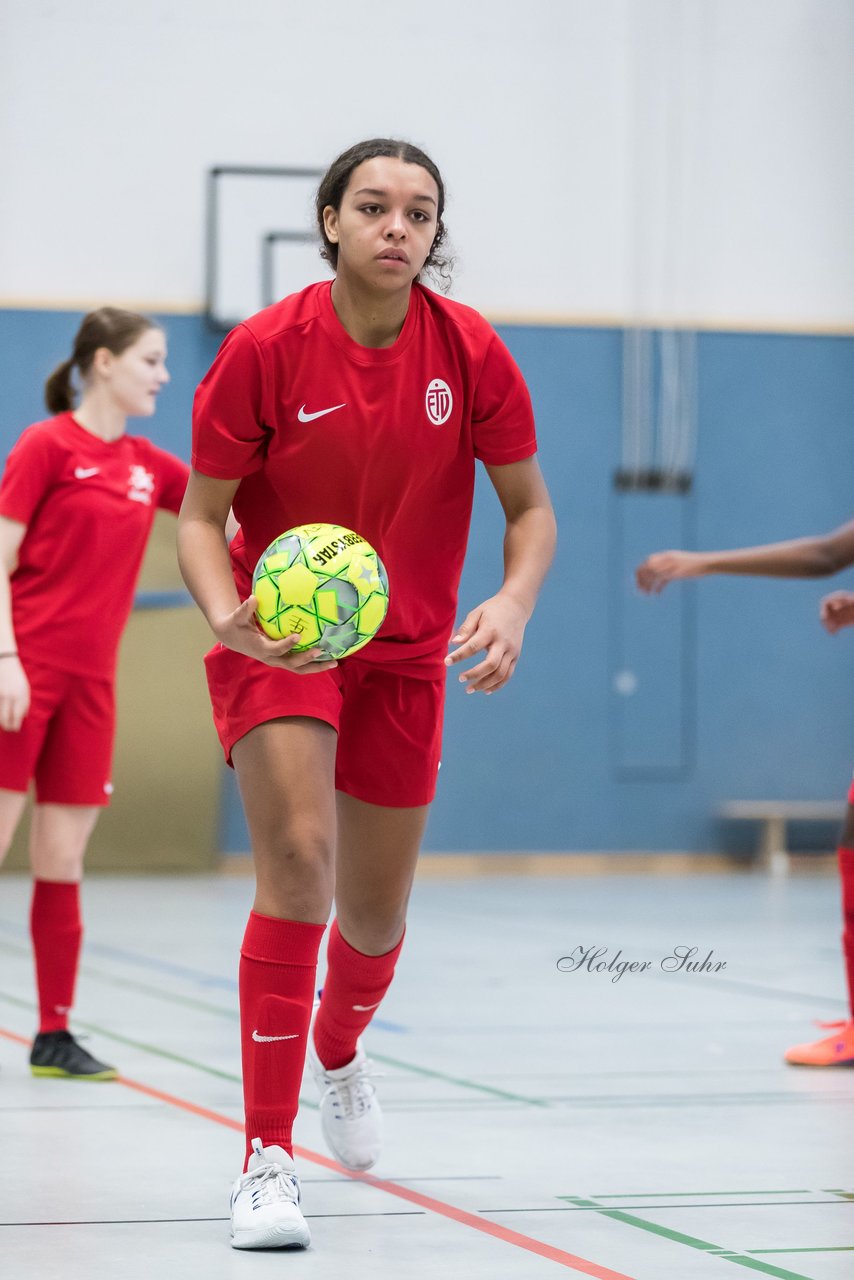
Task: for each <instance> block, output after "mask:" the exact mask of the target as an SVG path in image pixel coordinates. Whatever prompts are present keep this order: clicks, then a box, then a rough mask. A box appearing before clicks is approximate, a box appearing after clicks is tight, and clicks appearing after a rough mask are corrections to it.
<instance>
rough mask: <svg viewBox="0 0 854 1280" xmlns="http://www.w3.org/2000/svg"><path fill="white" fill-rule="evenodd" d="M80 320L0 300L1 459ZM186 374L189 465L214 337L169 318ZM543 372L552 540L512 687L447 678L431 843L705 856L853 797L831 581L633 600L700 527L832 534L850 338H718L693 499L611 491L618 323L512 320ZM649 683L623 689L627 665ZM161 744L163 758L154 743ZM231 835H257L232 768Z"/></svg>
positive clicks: (231, 838) (721, 583) (840, 512)
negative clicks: (493, 688)
mask: <svg viewBox="0 0 854 1280" xmlns="http://www.w3.org/2000/svg"><path fill="white" fill-rule="evenodd" d="M78 319H79V314H78V313H76V312H75V313H72V312H47V311H22V310H5V311H4V310H0V377H2V386H3V397H2V403H0V450H2V454H3V456H4V457H5V454H6V452H8V449H9V447H10V445H11V443H12V442H13V440H14V439H15V437H16V436H17V434H18V433H19V431H20V430H21V428H22V427H23V426H24V425H25V424H26V423H28V422H31V421H33V420H34V419H36V418H39V417H42V416H44V415H43V410H42V407H41V401H40V388H41V385H42V382H43V380H44V376H45V374H46V372H48V371H49V370H50V369H51V368H52V367H53V365H54V364H55V363H58V361H59V360H60V359H62V358H63V357H64V356H65V354H66V353H67V350H68V348H69V343H70V339H71V336H72V334H73V332H74V329H75V327H76V324H77V321H78ZM164 324H165V327H166V329H167V331H168V335H169V346H170V359H169V365H170V369H171V372H172V384H171V386H170V388H169V390H168V392H167V393H166V394H165V395H164V397H163V398H162V401H161V406H160V408H159V409H158V413H157V416H156V418H155V419H154V420H153V421H152V422H151V423H149V424H146V429H148V428H149V427H150V431H151V435H152V437H153V438H154V439H155V441H156V442H157V443H159V444H162V445H163V446H164V447H167V448H170V449H173V450H174V451H175V452H177V453H179V454H181V455H183V456H184V457H187V456H188V451H189V411H190V404H191V399H192V393H193V389H194V387H195V385H196V383H197V381H198V380H199V378H200V377H201V376H202V374H203V373H204V371H205V369H206V368H207V366H208V364H209V363H210V361H211V359H212V358H213V355H214V353H215V351H216V348H217V345H218V339H217V338H216V337H215V336H214V335H211V334H210V333H208V332H207V331H206V329H205V328H204V325H203V323H202V321H201V320H200V319H199V318H198V317H195V316H168V317H164ZM501 333H502V336H503V337H504V339H505V340H506V341H507V343H508V345H509V346H510V348H511V350H512V351H513V353H514V355H515V356H516V359H517V360H518V362H519V364H520V365H521V367H522V370H523V372H524V374H525V376H526V378H527V379H528V382H529V385H530V387H531V391H532V394H533V399H534V404H535V408H536V411H537V420H538V425H539V434H540V447H541V461H542V465H543V469H544V471H545V473H546V476H547V478H548V481H549V484H550V487H551V491H552V494H553V498H554V502H555V506H556V509H557V515H558V521H559V525H560V550H559V555H558V559H557V562H556V565H555V567H554V570H553V572H552V575H551V577H550V579H549V582H548V584H547V586H546V590H545V593H544V595H543V598H542V601H541V604H540V607H539V609H538V612H537V614H536V615H535V618H534V620H533V622H532V623H531V626H530V628H529V633H528V637H527V642H526V647H525V653H524V658H523V661H522V663H521V665H520V667H519V670H518V672H517V675H516V676H515V678H514V680H513V681H512V683H511V685H510V686H509V687H508V688H507V689H506V690H505V691H504V692H502V693H501V694H500V695H499V696H497V697H493V698H479V697H466V695H465V694H464V693H463V691H462V689H461V688H459V687H457V685H456V684H454V683H452V685H451V687H450V688H449V691H448V694H449V696H448V709H447V721H446V735H445V750H444V759H443V767H442V772H441V776H440V787H439V793H438V797H437V800H436V803H435V805H434V808H433V812H432V815H431V819H430V826H429V830H428V837H427V841H426V847H427V848H428V849H434V850H595V849H606V850H608V849H613V850H617V849H632V850H649V849H663V850H708V849H715V848H720V847H721V846H722V845H728V846H732V847H735V846H737V845H738V844H739V843H743V842H744V841H745V840H746V839H748V836H747V834H746V833H742V832H739V831H736V830H734V829H730V828H726V827H723V826H721V824H720V823H719V822H718V820H717V819H716V817H715V813H716V810H717V809H718V807H719V805H720V804H721V803H722V802H723V801H725V800H729V799H736V798H739V797H744V798H751V797H759V798H769V797H780V798H792V799H835V798H839V799H840V800H841V799H842V797H843V795H844V791H845V788H846V786H847V782H848V778H849V776H850V770H851V766H852V764H854V716H852V714H851V673H852V665H854V661H852V660H853V659H854V648H852V645H854V632H843V633H842V634H841V635H839V636H836V637H829V636H828V635H827V634H826V633H825V632H824V631H823V630H822V629H821V627H820V626H819V624H818V620H817V611H818V602H819V600H820V599H821V597H822V595H824V594H825V593H826V592H827V591H829V590H831V589H832V588H833V587H836V586H839V587H842V586H846V587H848V588H849V589H850V588H851V586H852V575H851V574H850V573H849V574H844V575H841V576H840V578H839V579H838V580H835V581H833V582H828V581H827V580H822V581H818V582H803V583H801V582H796V583H793V582H773V581H763V580H758V579H748V578H743V579H737V578H710V579H707V580H705V581H702V582H700V583H692V584H685V585H676V586H673V587H670V588H669V589H668V591H667V592H666V593H665V594H664V595H663V596H662V597H660V598H657V599H647V598H642V597H640V596H638V595H637V594H636V593H635V591H634V589H633V585H632V580H631V568H632V566H633V565H634V564H635V563H636V562H637V561H638V560H640V559H641V558H642V557H643V556H644V555H646V554H647V553H648V552H649V551H652V550H655V549H658V548H661V547H664V546H673V545H680V544H684V543H685V540H686V539H688V540H689V541H690V540H696V541H695V545H697V546H699V547H712V546H715V547H725V546H737V545H739V544H745V543H755V542H763V541H769V540H771V539H778V538H787V537H795V536H799V535H803V534H808V533H813V532H818V531H822V530H825V529H828V528H831V527H832V526H834V525H835V524H838V523H841V522H842V521H844V520H846V519H848V518H850V516H851V515H852V509H853V508H854V451H852V448H851V430H852V422H854V338H852V337H830V336H797V335H773V334H759V333H703V334H700V336H699V338H698V362H699V451H698V459H697V467H696V481H695V486H694V490H693V492H692V494H691V495H690V496H689V497H686V498H679V497H673V496H663V495H643V494H641V495H625V496H621V495H618V494H617V493H615V491H614V489H613V487H612V483H611V477H612V474H613V471H614V469H615V467H616V466H617V464H618V462H619V450H620V423H621V403H620V397H621V380H622V331H621V330H619V329H605V328H602V329H583V328H536V327H516V326H504V327H502V328H501ZM501 536H502V521H501V516H500V510H499V507H498V504H497V501H496V500H495V497H494V495H493V494H492V492H491V491H490V489H489V486H488V484H483V483H480V480H479V483H478V492H477V497H476V505H475V514H474V521H473V527H472V537H471V544H470V550H469V557H468V561H467V566H466V571H465V574H464V577H463V584H462V591H461V602H460V603H461V612H465V611H466V610H467V609H468V608H470V607H471V606H472V605H473V604H475V603H477V601H478V600H479V599H482V598H483V597H484V596H486V595H487V594H489V593H490V592H491V591H492V590H494V588H495V586H496V585H497V583H498V581H499V575H500V568H501ZM624 669H625V670H629V671H631V672H632V673H633V674H634V676H635V677H636V682H637V687H636V691H635V692H634V693H633V694H632V695H631V696H628V697H627V696H624V695H621V694H620V693H619V692H617V691H616V690H615V688H614V684H613V680H614V676H615V674H616V673H617V671H619V670H624ZM152 749H156V747H155V746H154V745H153V746H152ZM222 844H223V848H224V849H230V850H235V849H245V848H246V845H247V839H246V835H245V829H244V827H243V822H242V818H241V815H240V810H239V804H238V802H237V799H236V795H235V792H234V788H233V784H232V780H231V779H230V778H227V779H226V786H225V789H224V799H223V819H222Z"/></svg>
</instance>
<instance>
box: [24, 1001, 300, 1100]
mask: <svg viewBox="0 0 854 1280" xmlns="http://www.w3.org/2000/svg"><path fill="white" fill-rule="evenodd" d="M0 1000H5V1001H6V1002H7V1004H13V1005H15V1006H16V1007H17V1008H19V1009H27V1010H29V1011H33V1010H34V1009H35V1005H34V1004H33V1003H32V1002H31V1001H29V1000H21V999H19V998H18V997H17V996H12V995H9V993H8V992H7V991H0ZM74 1023H75V1026H78V1027H84V1028H85V1030H86V1031H94V1032H95V1033H96V1035H99V1036H105V1037H106V1039H108V1040H115V1041H116V1043H117V1044H126V1045H128V1046H129V1047H130V1048H131V1049H141V1050H142V1051H143V1052H144V1053H150V1054H153V1055H154V1057H156V1058H165V1059H166V1061H167V1062H177V1063H178V1064H179V1065H180V1066H182V1067H191V1068H192V1069H193V1070H194V1071H202V1072H204V1074H205V1075H208V1076H215V1077H217V1079H219V1080H228V1081H229V1083H230V1084H242V1083H243V1081H242V1078H241V1077H240V1076H238V1075H235V1074H234V1072H233V1071H222V1070H220V1068H219V1067H209V1066H208V1065H207V1063H204V1062H197V1061H196V1060H195V1059H194V1058H184V1057H182V1056H181V1054H179V1053H172V1052H171V1051H170V1050H169V1049H161V1048H160V1047H159V1046H158V1045H154V1044H147V1043H146V1042H145V1041H143V1040H132V1039H131V1038H130V1036H123V1035H120V1034H119V1033H118V1032H117V1031H109V1030H108V1029H107V1028H106V1027H102V1026H99V1025H98V1023H96V1022H84V1021H83V1020H82V1019H81V1018H75V1019H74ZM300 1106H304V1107H308V1108H309V1109H310V1110H314V1111H316V1110H318V1104H317V1103H316V1102H315V1101H313V1100H312V1099H308V1098H300Z"/></svg>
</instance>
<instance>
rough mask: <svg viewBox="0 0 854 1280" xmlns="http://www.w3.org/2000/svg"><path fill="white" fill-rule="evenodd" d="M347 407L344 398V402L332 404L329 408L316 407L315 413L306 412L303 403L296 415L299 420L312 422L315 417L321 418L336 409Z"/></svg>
mask: <svg viewBox="0 0 854 1280" xmlns="http://www.w3.org/2000/svg"><path fill="white" fill-rule="evenodd" d="M346 407H347V402H346V400H345V401H344V404H333V405H332V407H331V408H330V409H318V410H317V412H316V413H306V411H305V405H303V406H302V408H301V409H300V411H299V413H298V414H297V417H298V418H299V420H300V422H314V420H315V418H323V417H325V416H326V414H327V413H334V412H335V410H336V409H345V408H346Z"/></svg>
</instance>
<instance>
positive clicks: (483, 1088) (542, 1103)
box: [369, 1050, 549, 1107]
mask: <svg viewBox="0 0 854 1280" xmlns="http://www.w3.org/2000/svg"><path fill="white" fill-rule="evenodd" d="M369 1056H370V1057H371V1058H372V1059H373V1060H374V1061H375V1062H384V1063H385V1065H386V1066H387V1067H401V1068H402V1069H403V1070H404V1071H411V1072H412V1073H413V1074H414V1075H417V1076H427V1077H429V1078H430V1079H431V1080H444V1081H445V1082H446V1083H447V1084H457V1085H459V1086H460V1088H462V1089H475V1090H476V1091H477V1092H478V1093H491V1094H492V1095H493V1096H494V1097H496V1098H505V1099H507V1100H509V1101H510V1102H525V1103H527V1104H528V1106H531V1107H548V1105H549V1103H548V1101H547V1100H546V1099H545V1098H529V1097H527V1096H526V1095H525V1094H521V1093H511V1092H510V1091H509V1090H508V1089H496V1088H494V1087H493V1086H492V1085H489V1084H480V1083H479V1082H478V1081H477V1080H464V1079H463V1078H462V1077H461V1076H449V1075H447V1074H446V1073H445V1072H444V1071H432V1070H431V1069H430V1068H429V1067H415V1066H413V1065H412V1063H411V1062H401V1061H400V1059H399V1058H388V1057H386V1055H385V1054H383V1053H374V1052H373V1050H372V1051H371V1053H370V1055H369Z"/></svg>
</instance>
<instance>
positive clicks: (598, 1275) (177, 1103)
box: [0, 1027, 633, 1280]
mask: <svg viewBox="0 0 854 1280" xmlns="http://www.w3.org/2000/svg"><path fill="white" fill-rule="evenodd" d="M0 1036H5V1037H6V1039H7V1040H14V1041H16V1042H17V1043H18V1044H24V1045H29V1044H30V1041H29V1040H28V1039H25V1037H24V1036H19V1035H15V1033H14V1032H13V1031H6V1030H4V1028H2V1027H0ZM116 1084H121V1085H124V1086H125V1088H126V1089H134V1090H136V1092H137V1093H142V1094H145V1095H146V1096H147V1097H149V1098H155V1099H156V1100H157V1101H158V1102H165V1103H166V1104H167V1106H170V1107H178V1108H179V1109H180V1110H181V1111H187V1112H189V1114H190V1115H193V1116H199V1117H200V1119H202V1120H211V1121H212V1122H213V1123H214V1124H220V1125H224V1126H225V1128H226V1129H234V1130H236V1131H237V1132H238V1133H243V1124H242V1122H241V1121H239V1120H232V1119H231V1118H230V1117H229V1116H224V1115H221V1114H220V1112H218V1111H211V1110H210V1109H209V1108H208V1107H200V1106H198V1105H197V1104H196V1103H195V1102H189V1101H188V1100H187V1099H186V1098H178V1097H176V1096H175V1094H172V1093H165V1092H164V1091H163V1090H162V1089H155V1088H153V1087H152V1086H151V1085H148V1084H143V1083H142V1082H141V1081H139V1080H130V1079H129V1078H128V1077H127V1076H119V1078H118V1080H117V1081H116ZM294 1155H295V1156H296V1157H297V1158H298V1159H300V1160H307V1161H309V1162H310V1163H311V1164H319V1165H321V1166H322V1167H323V1168H324V1169H331V1170H332V1171H333V1172H334V1173H340V1174H343V1175H344V1176H345V1177H347V1178H352V1179H353V1181H354V1182H365V1183H367V1184H368V1185H369V1186H371V1187H376V1189H377V1190H378V1191H385V1192H386V1193H387V1194H388V1195H390V1196H396V1197H397V1198H398V1199H399V1200H407V1201H409V1203H410V1204H417V1205H418V1206H419V1207H420V1208H422V1209H428V1210H429V1211H430V1212H431V1213H435V1214H438V1215H439V1216H440V1217H442V1218H450V1219H451V1221H452V1222H459V1223H461V1224H462V1225H463V1226H465V1227H472V1228H474V1230H475V1231H480V1232H481V1233H482V1234H483V1235H487V1236H492V1237H493V1238H494V1239H496V1240H503V1241H504V1243H505V1244H512V1245H515V1246H516V1248H517V1249H524V1250H525V1251H526V1252H527V1253H535V1254H538V1255H539V1256H540V1257H541V1258H547V1259H548V1260H549V1261H550V1262H557V1263H559V1265H560V1266H563V1267H569V1268H571V1269H572V1270H574V1271H578V1272H580V1274H581V1275H585V1276H592V1277H593V1280H633V1278H632V1277H631V1276H627V1275H625V1274H624V1272H622V1271H611V1270H609V1268H608V1267H600V1266H599V1265H598V1263H596V1262H589V1261H588V1260H587V1258H579V1257H578V1256H577V1255H576V1254H574V1253H567V1252H566V1251H565V1250H563V1249H556V1248H555V1247H554V1246H553V1245H550V1244H546V1243H545V1242H544V1241H543V1240H535V1239H534V1238H533V1236H525V1235H522V1234H521V1232H519V1231H511V1230H509V1229H508V1228H507V1227H502V1226H499V1224H498V1223H497V1222H490V1221H489V1219H488V1218H481V1217H478V1215H477V1214H475V1213H469V1212H468V1211H467V1210H466V1209H458V1208H457V1207H456V1205H452V1204H445V1202H444V1201H443V1200H434V1199H433V1197H432V1196H425V1195H422V1193H421V1192H420V1191H413V1190H411V1189H410V1188H409V1187H402V1186H399V1185H398V1184H397V1183H396V1182H386V1181H385V1180H384V1179H383V1178H375V1177H374V1176H373V1174H370V1173H355V1172H354V1171H353V1170H352V1169H345V1168H344V1166H343V1165H340V1164H338V1163H337V1161H335V1160H333V1159H331V1157H329V1156H324V1155H321V1154H320V1152H318V1151H311V1150H309V1148H308V1147H297V1146H295V1147H294Z"/></svg>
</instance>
